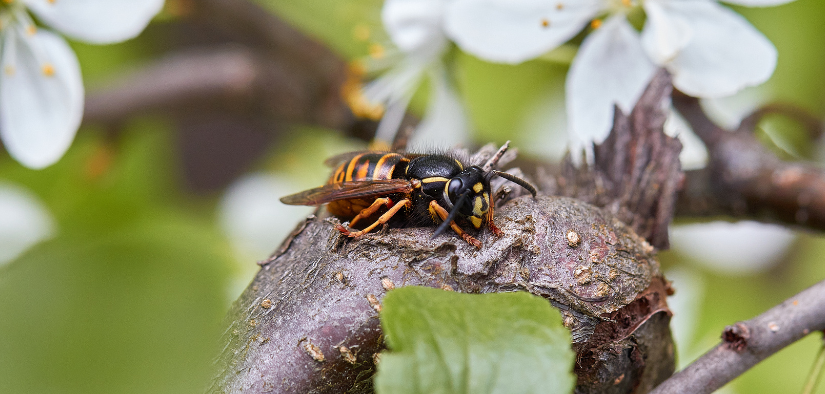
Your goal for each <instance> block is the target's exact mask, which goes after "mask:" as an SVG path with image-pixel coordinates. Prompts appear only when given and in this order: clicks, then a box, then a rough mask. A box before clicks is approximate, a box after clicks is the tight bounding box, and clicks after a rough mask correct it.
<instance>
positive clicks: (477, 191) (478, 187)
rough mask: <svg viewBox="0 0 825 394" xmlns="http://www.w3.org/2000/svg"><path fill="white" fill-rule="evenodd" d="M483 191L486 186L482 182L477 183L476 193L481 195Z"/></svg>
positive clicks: (474, 188)
mask: <svg viewBox="0 0 825 394" xmlns="http://www.w3.org/2000/svg"><path fill="white" fill-rule="evenodd" d="M482 190H484V185H482V184H481V182H479V183H476V184H475V185H473V191H474V192H476V193H481V191H482Z"/></svg>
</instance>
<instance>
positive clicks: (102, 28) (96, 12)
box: [23, 0, 164, 44]
mask: <svg viewBox="0 0 825 394" xmlns="http://www.w3.org/2000/svg"><path fill="white" fill-rule="evenodd" d="M163 1H164V0H56V1H49V0H23V2H24V3H25V4H26V6H27V7H29V9H30V10H31V11H32V12H33V13H35V14H36V15H37V17H38V18H40V19H41V20H42V21H43V22H44V23H46V24H48V25H49V26H51V27H53V28H55V29H56V30H60V32H62V33H64V34H66V35H68V36H71V37H73V38H75V39H78V40H81V41H87V42H91V43H96V44H106V43H113V42H119V41H123V40H128V39H130V38H133V37H135V36H137V35H138V34H140V32H142V31H143V29H144V28H145V27H146V25H147V24H149V21H150V20H152V18H153V17H154V16H155V15H156V14H157V13H158V12H160V9H161V8H163Z"/></svg>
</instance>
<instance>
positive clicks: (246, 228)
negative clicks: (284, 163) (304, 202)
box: [218, 173, 312, 261]
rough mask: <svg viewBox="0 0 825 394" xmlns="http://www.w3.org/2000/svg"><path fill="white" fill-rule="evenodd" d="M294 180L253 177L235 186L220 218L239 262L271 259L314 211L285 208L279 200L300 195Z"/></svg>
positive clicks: (267, 175)
mask: <svg viewBox="0 0 825 394" xmlns="http://www.w3.org/2000/svg"><path fill="white" fill-rule="evenodd" d="M300 189H301V185H299V184H297V182H295V181H294V180H292V179H288V178H284V177H281V176H276V175H269V174H261V173H259V174H252V175H248V176H246V177H244V178H241V179H239V180H238V181H236V182H235V183H233V184H232V185H231V186H230V187H229V189H228V190H227V191H226V194H225V195H224V197H223V200H222V201H221V203H220V208H219V212H218V214H219V217H220V223H221V227H222V228H223V231H224V232H225V233H226V234H227V235H228V236H229V240H230V241H231V243H232V246H233V248H234V249H235V251H236V253H237V254H238V256H239V259H240V260H243V261H248V260H249V259H264V258H266V256H269V255H270V254H271V253H272V252H273V251H275V249H276V248H278V245H280V244H281V242H282V241H283V239H284V238H285V237H286V236H287V235H288V234H289V232H290V231H292V228H293V226H294V225H295V224H296V223H298V221H300V220H301V219H303V218H305V217H306V216H307V215H309V214H310V213H312V208H308V207H291V206H287V205H284V204H283V203H281V202H280V201H278V199H279V198H281V197H283V196H285V195H287V194H290V193H295V192H298V191H300Z"/></svg>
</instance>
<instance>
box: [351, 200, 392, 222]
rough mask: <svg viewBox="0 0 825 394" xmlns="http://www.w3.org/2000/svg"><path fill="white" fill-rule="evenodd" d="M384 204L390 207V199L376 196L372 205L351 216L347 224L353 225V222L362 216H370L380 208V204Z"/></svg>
mask: <svg viewBox="0 0 825 394" xmlns="http://www.w3.org/2000/svg"><path fill="white" fill-rule="evenodd" d="M385 205H386V206H387V207H390V206H391V205H392V200H390V199H389V198H376V199H375V201H373V203H372V205H370V206H369V207H366V208H364V209H362V210H361V212H358V215H356V216H355V217H354V218H352V220H350V222H349V226H350V227H352V226H354V225H355V222H357V221H359V220H361V219H363V218H367V217H370V215H372V214H374V213H375V212H376V211H378V210H379V209H381V207H382V206H385Z"/></svg>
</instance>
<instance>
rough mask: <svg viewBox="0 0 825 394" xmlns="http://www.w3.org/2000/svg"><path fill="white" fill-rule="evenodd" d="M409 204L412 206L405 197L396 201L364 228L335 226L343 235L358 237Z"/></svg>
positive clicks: (386, 220) (384, 221)
mask: <svg viewBox="0 0 825 394" xmlns="http://www.w3.org/2000/svg"><path fill="white" fill-rule="evenodd" d="M373 205H375V204H373ZM411 206H412V202H410V200H408V199H406V198H405V199H403V200H401V201H399V202H398V203H396V204H395V205H393V206H392V208H390V210H389V211H387V212H386V213H385V214H383V215H381V217H380V218H378V220H376V221H375V222H374V223H373V224H370V225H369V226H367V227H366V228H365V229H363V230H361V231H350V230H347V229H346V228H344V226H341V225H339V226H338V227H337V228H338V231H340V232H342V233H344V235H346V236H348V237H351V238H355V237H360V236H362V235H364V234H366V233H368V232H370V231H372V229H374V228H376V227H378V225H381V224H384V223H386V222H388V221H389V220H390V218H392V217H393V216H394V215H395V214H396V213H398V211H400V210H401V208H404V207H411ZM370 208H372V206H370V207H369V208H366V209H370ZM366 209H365V210H366ZM362 212H363V211H362ZM359 215H360V214H359Z"/></svg>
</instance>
